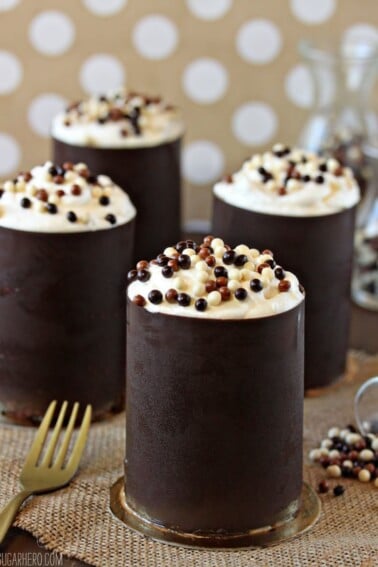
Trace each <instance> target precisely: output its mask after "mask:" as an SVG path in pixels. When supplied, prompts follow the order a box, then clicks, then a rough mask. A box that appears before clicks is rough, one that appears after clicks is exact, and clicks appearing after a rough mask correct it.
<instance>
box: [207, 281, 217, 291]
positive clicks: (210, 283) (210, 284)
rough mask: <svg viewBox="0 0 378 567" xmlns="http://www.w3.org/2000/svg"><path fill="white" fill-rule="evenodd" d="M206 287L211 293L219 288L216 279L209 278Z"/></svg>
mask: <svg viewBox="0 0 378 567" xmlns="http://www.w3.org/2000/svg"><path fill="white" fill-rule="evenodd" d="M205 289H206V292H207V293H211V292H212V291H215V290H216V289H217V284H216V282H215V281H214V280H209V281H207V282H206V283H205Z"/></svg>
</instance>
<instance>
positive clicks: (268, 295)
mask: <svg viewBox="0 0 378 567" xmlns="http://www.w3.org/2000/svg"><path fill="white" fill-rule="evenodd" d="M263 293H264V297H265V299H272V298H273V297H275V296H276V295H278V294H279V290H278V288H277V287H268V288H265V289H264V291H263Z"/></svg>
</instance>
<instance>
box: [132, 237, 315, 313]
mask: <svg viewBox="0 0 378 567" xmlns="http://www.w3.org/2000/svg"><path fill="white" fill-rule="evenodd" d="M128 282H129V287H128V297H129V299H130V301H133V302H134V303H135V304H136V305H139V306H140V307H143V308H145V309H147V311H150V312H152V313H165V314H167V315H179V316H184V317H201V318H205V319H206V318H209V319H252V318H258V317H269V316H271V315H276V314H278V313H282V312H284V311H288V310H290V309H292V308H293V307H295V306H296V305H298V304H299V303H300V302H301V301H303V297H304V290H303V287H302V286H301V285H300V284H299V282H298V280H297V278H296V276H295V275H294V274H292V273H290V272H286V271H285V270H284V269H283V268H282V267H281V266H279V265H278V264H277V263H276V260H275V259H274V257H273V253H272V252H271V251H270V250H263V251H262V252H260V251H259V250H257V249H255V248H249V247H248V246H245V245H244V244H241V245H239V246H236V247H235V248H234V249H232V248H231V247H230V246H228V245H226V244H224V242H223V240H222V239H220V238H214V237H212V236H206V237H205V239H204V241H203V242H202V244H200V245H199V246H198V245H197V244H196V243H195V242H193V241H192V240H186V241H182V242H178V243H177V244H176V245H175V246H171V247H169V248H166V249H165V250H164V253H163V254H160V255H159V256H158V257H157V258H156V259H155V260H152V261H151V262H147V261H146V260H142V261H140V262H138V264H137V266H136V269H134V270H131V271H130V272H129V274H128Z"/></svg>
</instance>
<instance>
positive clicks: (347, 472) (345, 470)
mask: <svg viewBox="0 0 378 567" xmlns="http://www.w3.org/2000/svg"><path fill="white" fill-rule="evenodd" d="M341 474H342V476H343V477H344V478H352V477H353V470H352V469H351V468H350V467H343V466H342V467H341Z"/></svg>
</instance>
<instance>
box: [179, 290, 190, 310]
mask: <svg viewBox="0 0 378 567" xmlns="http://www.w3.org/2000/svg"><path fill="white" fill-rule="evenodd" d="M177 303H178V304H179V305H181V306H182V307H188V305H190V295H188V294H187V293H179V294H178V295H177Z"/></svg>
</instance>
